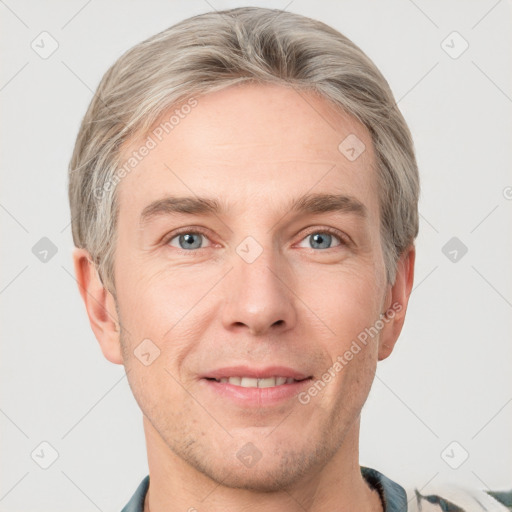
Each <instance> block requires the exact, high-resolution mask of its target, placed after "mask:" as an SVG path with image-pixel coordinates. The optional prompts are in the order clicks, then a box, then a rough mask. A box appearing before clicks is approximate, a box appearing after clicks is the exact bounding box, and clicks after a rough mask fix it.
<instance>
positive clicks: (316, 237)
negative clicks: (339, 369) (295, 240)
mask: <svg viewBox="0 0 512 512" xmlns="http://www.w3.org/2000/svg"><path fill="white" fill-rule="evenodd" d="M304 240H309V243H310V244H311V247H310V248H312V249H330V248H331V247H336V246H338V245H342V241H341V238H340V237H339V236H337V235H334V234H332V233H329V232H328V231H315V232H313V233H310V234H309V235H308V236H306V237H305V238H304ZM333 240H337V241H338V243H337V244H335V245H334V246H333V245H332V242H333Z"/></svg>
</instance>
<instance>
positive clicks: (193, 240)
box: [167, 231, 206, 250]
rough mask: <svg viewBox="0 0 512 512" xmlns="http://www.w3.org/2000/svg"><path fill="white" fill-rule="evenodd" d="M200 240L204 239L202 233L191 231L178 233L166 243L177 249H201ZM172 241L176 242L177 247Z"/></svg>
mask: <svg viewBox="0 0 512 512" xmlns="http://www.w3.org/2000/svg"><path fill="white" fill-rule="evenodd" d="M201 238H206V237H205V235H203V234H202V233H195V232H193V231H189V232H186V233H180V234H178V235H176V236H174V237H172V238H171V239H170V240H169V241H168V242H167V243H168V244H169V245H171V246H172V247H177V248H178V249H185V250H190V249H201V248H202V243H201ZM173 240H177V241H178V244H179V245H178V246H176V245H175V244H174V243H173Z"/></svg>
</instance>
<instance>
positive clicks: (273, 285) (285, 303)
mask: <svg viewBox="0 0 512 512" xmlns="http://www.w3.org/2000/svg"><path fill="white" fill-rule="evenodd" d="M232 266H233V270H232V271H231V272H230V273H229V275H228V279H227V282H226V283H225V285H226V286H227V287H228V290H226V296H227V297H228V300H227V301H226V302H225V305H224V309H223V323H224V326H225V328H227V329H233V328H240V327H243V326H245V328H247V329H248V330H249V331H250V332H251V333H252V334H265V333H266V332H267V331H268V330H269V329H280V330H284V329H286V328H290V327H291V326H292V325H293V324H294V323H295V318H296V316H295V315H296V314H295V304H294V302H293V294H292V293H291V291H290V289H289V288H288V286H287V285H286V284H285V283H286V276H285V275H282V274H283V273H285V269H286V262H285V261H283V259H282V257H281V256H280V253H279V251H277V250H276V249H275V248H274V247H273V245H272V241H271V240H270V239H269V237H268V236H267V237H266V238H265V241H264V242H263V243H260V242H259V241H258V240H256V239H255V238H254V237H252V236H248V237H246V238H245V239H244V240H242V242H241V243H240V244H239V245H238V246H237V247H236V248H235V250H234V251H233V254H232ZM280 274H281V275H280Z"/></svg>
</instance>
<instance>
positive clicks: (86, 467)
mask: <svg viewBox="0 0 512 512" xmlns="http://www.w3.org/2000/svg"><path fill="white" fill-rule="evenodd" d="M241 5H247V4H246V3H244V2H238V1H220V0H210V1H209V2H206V1H203V0H194V1H188V2H184V1H180V2H176V1H156V0H152V1H145V2H143V1H142V0H133V1H130V2H126V1H124V2H123V1H121V0H107V1H105V0H104V1H101V2H100V1H98V0H90V1H86V0H76V1H75V0H73V1H66V2H65V1H44V2H41V1H36V0H33V1H28V0H18V1H16V2H14V1H13V0H3V1H1V2H0V16H1V18H0V19H1V22H0V23H1V28H0V34H1V36H0V37H1V43H2V63H3V65H2V69H1V73H0V105H1V111H2V123H1V125H0V130H1V141H2V145H1V151H2V153H1V157H2V160H1V162H2V187H1V195H0V219H1V223H2V230H3V232H2V240H3V242H2V244H1V246H0V250H1V257H2V265H1V266H0V308H1V321H2V324H1V325H2V334H3V337H2V348H1V358H0V378H1V388H0V429H1V454H2V462H1V473H0V474H1V478H0V510H1V511H9V512H12V511H22V510H31V511H34V512H38V511H49V510H52V511H55V512H59V511H67V510H74V511H95V510H101V511H119V510H121V508H122V507H123V506H124V504H125V503H126V501H127V500H128V499H129V497H130V496H131V494H132V493H133V492H134V490H135V488H136V486H137V485H138V483H139V482H140V480H141V479H142V478H143V477H144V476H145V475H146V474H147V463H146V454H145V446H144V438H143V432H142V420H141V414H140V411H139V409H138V407H137V405H136V403H135V401H134V399H133V398H132V395H131V392H130V389H129V386H128V383H127V381H126V378H125V376H124V371H123V368H122V367H119V366H114V365H111V364H110V363H108V362H107V361H105V360H104V359H103V356H102V354H101V352H100V350H99V346H98V344H97V342H96V340H95V338H94V336H93V334H92V331H91V330H90V327H89V324H88V321H87V317H86V314H85V309H84V307H83V305H82V302H81V299H80V297H79V294H78V290H77V285H76V282H75V280H74V278H73V267H72V260H71V251H72V247H73V245H72V240H71V231H70V227H69V223H70V216H69V209H68V204H67V189H66V187H67V176H66V173H67V165H68V161H69V158H70V156H71V151H72V148H73V144H74V139H75V137H76V134H77V130H78V126H79V123H80V121H81V118H82V116H83V115H84V113H85V110H86V108H87V105H88V104H89V102H90V100H91V97H92V94H93V91H94V90H95V89H96V86H97V84H98V82H99V80H100V78H101V76H102V75H103V73H104V72H105V71H106V70H107V68H108V67H109V66H110V65H111V64H112V63H113V62H114V60H115V59H117V58H118V57H119V56H120V55H121V53H123V52H124V51H125V50H127V49H128V48H129V47H131V46H133V45H134V44H136V43H138V42H140V41H141V40H143V39H145V38H147V37H149V36H150V35H152V34H154V33H156V32H158V31H161V30H163V29H165V28H167V27H168V26H170V25H172V24H174V23H176V22H177V21H179V20H181V19H183V18H186V17H189V16H192V15H194V14H198V13H201V12H206V11H210V10H212V9H213V8H215V9H217V10H220V9H223V8H228V7H237V6H241ZM251 5H261V6H271V7H277V8H286V9H287V10H290V11H293V12H296V13H300V14H304V15H307V16H311V17H314V18H317V19H319V20H322V21H324V22H326V23H328V24H331V25H332V26H334V27H335V28H337V29H338V30H340V31H341V32H342V33H344V34H345V35H347V36H348V37H350V38H351V39H353V41H354V42H355V43H356V44H358V45H359V46H360V47H361V48H362V49H363V50H364V51H365V52H366V53H367V54H368V55H369V56H370V57H371V58H372V59H373V60H374V61H375V63H376V64H377V66H378V67H379V68H380V69H381V71H382V72H383V74H384V75H385V76H386V78H387V79H388V81H389V83H390V85H391V88H392V90H393V92H394V94H395V97H396V99H397V100H399V103H398V104H399V107H400V109H401V110H402V112H403V114H404V116H405V118H406V120H407V122H408V123H409V126H410V128H411V131H412V133H413V136H414V139H415V144H416V148H417V157H418V162H419V166H420V172H421V177H422V197H421V203H420V211H421V218H422V221H421V232H420V236H419V238H418V241H417V248H418V257H417V267H416V283H415V289H414V291H413V294H412V297H411V301H410V308H409V312H408V318H407V321H406V325H405V328H404V331H403V334H402V336H401V338H400V340H399V342H398V344H397V346H396V349H395V352H394V354H393V355H392V356H391V357H390V358H389V359H388V360H386V361H384V362H382V363H380V366H379V370H378V374H377V378H376V380H375V383H374V386H373V388H372V391H371V394H370V397H369V399H368V402H367V404H366V405H365V408H364V410H363V419H362V432H361V464H363V465H367V466H370V467H374V468H375V469H378V470H380V471H382V472H384V473H385V474H386V475H387V476H389V477H390V478H392V479H394V480H396V481H397V482H399V483H401V484H402V485H404V486H409V485H414V486H416V487H418V488H419V489H422V492H423V493H429V492H430V491H435V487H436V485H438V483H439V482H443V481H452V482H460V483H462V484H464V485H466V486H469V487H478V488H482V489H486V488H491V489H507V488H510V487H511V485H512V483H511V481H512V479H511V475H512V439H511V435H510V433H511V432H512V428H511V427H512V386H511V379H510V374H511V371H510V366H511V365H510V363H511V356H512V344H511V343H510V341H511V332H512V329H511V322H510V319H511V310H512V272H511V271H510V262H511V261H512V242H511V236H510V233H511V232H512V215H511V213H512V200H511V198H512V189H511V187H512V175H511V172H510V168H511V163H512V150H511V147H512V145H511V143H510V134H511V133H512V117H511V112H512V70H511V66H510V62H511V50H510V49H511V48H512V44H511V43H512V36H511V34H512V31H511V19H512V18H511V14H512V12H511V11H512V8H511V7H512V5H511V2H510V1H505V0H502V1H496V0H481V1H471V2H468V1H462V0H460V1H453V0H452V1H441V0H438V1H428V2H427V1H426V0H415V1H414V2H413V1H412V0H393V1H386V2H377V1H361V0H358V1H355V0H354V1H348V0H343V1H338V2H334V1H332V2H330V1H315V2H313V1H311V2H306V1H301V0H294V1H292V2H287V1H275V2H268V1H267V2H252V3H251ZM43 31H46V32H48V33H49V34H50V35H51V38H52V39H54V40H55V41H56V42H57V43H58V48H57V49H56V51H55V52H54V53H53V54H52V55H51V56H49V57H48V58H46V59H43V58H41V56H40V55H39V54H38V53H37V52H36V51H34V49H33V48H32V47H31V44H32V41H34V40H35V41H36V43H37V41H40V37H46V38H48V36H40V34H41V32H43ZM454 31H455V32H457V34H453V32H454ZM38 38H39V39H38ZM443 41H444V42H443ZM466 44H467V45H469V46H468V48H467V49H466V50H465V51H464V53H462V54H461V55H460V56H459V55H458V53H459V52H460V51H461V50H462V49H463V48H464V47H465V46H466ZM39 45H40V46H41V43H39ZM45 47H46V48H47V49H48V48H50V47H51V40H50V39H46V44H45ZM454 56H457V58H454ZM43 237H47V238H49V239H50V240H51V241H52V243H53V244H54V245H55V247H56V249H57V253H56V254H55V255H54V256H53V257H51V258H50V259H49V261H47V262H42V261H40V260H39V259H38V258H37V257H36V255H35V254H34V253H33V250H32V249H33V247H34V246H35V245H36V243H38V241H39V240H40V239H41V238H43ZM452 237H457V238H458V239H459V240H460V241H461V242H462V243H463V244H464V245H465V246H466V247H467V253H466V254H464V255H463V256H462V257H461V256H460V255H461V254H462V253H461V252H460V250H459V252H458V259H457V261H456V262H453V261H451V260H450V258H449V257H447V256H446V255H445V254H444V252H446V253H448V256H450V254H449V251H448V250H446V249H445V251H444V252H443V247H444V246H445V244H446V243H447V242H448V241H449V240H450V239H451V238H452ZM457 243H459V242H457ZM451 257H453V254H452V256H451ZM297 428H300V427H299V426H297ZM44 441H45V442H47V443H49V444H50V445H51V447H53V448H50V447H48V446H47V445H42V446H41V442H44ZM454 441H455V442H456V444H451V443H452V442H454ZM447 447H448V448H447ZM52 450H55V451H56V452H57V453H58V458H57V459H56V460H55V462H54V463H53V464H52V465H51V466H50V467H48V469H43V468H41V467H40V464H45V463H49V462H50V461H51V460H52V454H53V452H52ZM31 454H32V455H31ZM43 454H44V455H43ZM466 454H467V456H468V458H467V460H465V461H463V459H464V458H465V457H466ZM461 461H463V462H462V463H461ZM457 465H459V467H458V468H457V469H453V468H452V467H451V466H457Z"/></svg>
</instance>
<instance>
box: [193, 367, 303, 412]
mask: <svg viewBox="0 0 512 512" xmlns="http://www.w3.org/2000/svg"><path fill="white" fill-rule="evenodd" d="M276 376H279V377H287V378H293V379H296V380H297V382H292V383H288V384H282V385H280V386H273V387H270V388H244V387H241V386H236V385H233V384H229V383H228V382H218V381H217V380H214V379H221V378H226V377H252V378H256V379H265V378H269V377H276ZM311 381H312V377H311V376H308V375H305V374H304V373H301V372H299V371H297V370H294V369H293V368H289V367H286V366H268V367H265V368H254V367H249V366H230V367H226V368H218V369H215V370H212V371H209V372H206V373H205V375H204V376H203V377H202V378H201V380H200V382H201V384H202V385H204V386H205V388H206V391H207V392H208V393H212V394H213V395H214V396H215V397H216V398H220V399H221V400H226V401H227V402H229V403H231V404H233V405H236V406H240V407H243V408H248V407H249V408H253V407H254V408H260V409H261V408H268V407H272V406H277V405H282V404H283V403H284V402H286V401H287V400H290V399H293V398H295V397H296V396H297V395H298V394H299V393H300V391H301V390H303V389H304V388H305V387H306V386H309V385H310V383H311Z"/></svg>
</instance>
